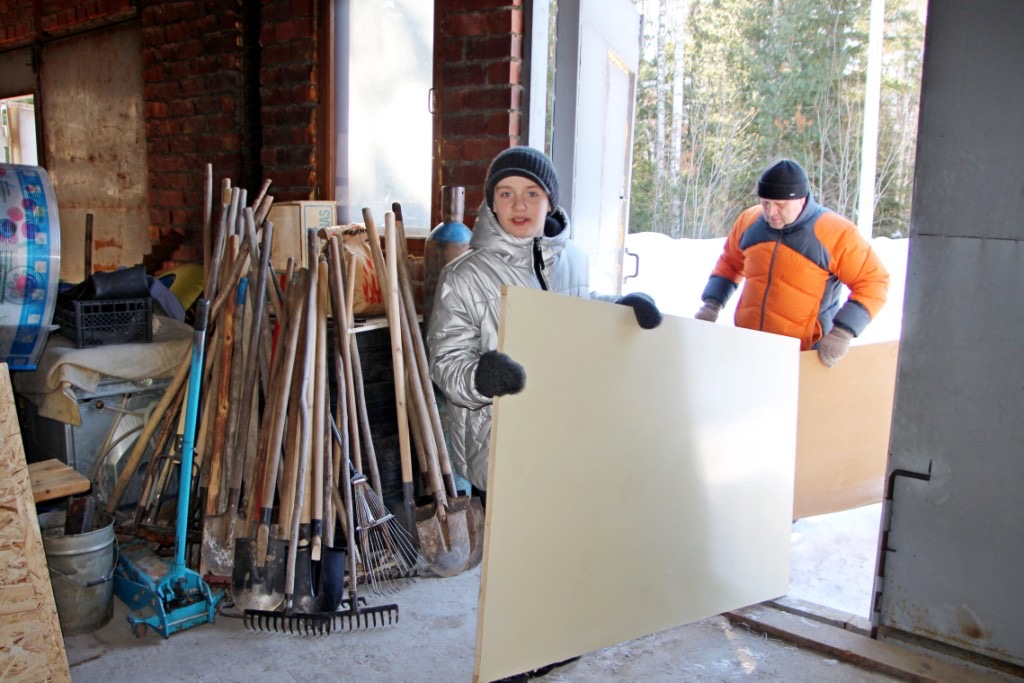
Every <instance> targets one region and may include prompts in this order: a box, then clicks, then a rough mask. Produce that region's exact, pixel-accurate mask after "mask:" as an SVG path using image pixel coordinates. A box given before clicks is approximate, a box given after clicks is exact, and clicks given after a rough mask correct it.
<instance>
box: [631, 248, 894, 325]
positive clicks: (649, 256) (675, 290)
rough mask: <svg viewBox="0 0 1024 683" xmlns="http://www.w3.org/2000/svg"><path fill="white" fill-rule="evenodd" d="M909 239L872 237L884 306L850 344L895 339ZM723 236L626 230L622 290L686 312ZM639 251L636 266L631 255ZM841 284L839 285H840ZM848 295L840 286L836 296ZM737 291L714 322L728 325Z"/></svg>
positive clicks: (695, 303)
mask: <svg viewBox="0 0 1024 683" xmlns="http://www.w3.org/2000/svg"><path fill="white" fill-rule="evenodd" d="M908 243H909V240H908V239H906V238H902V239H891V238H888V237H876V238H874V239H873V240H871V247H872V249H874V250H875V252H876V253H877V254H878V256H879V258H881V259H882V263H884V264H885V267H886V269H888V271H889V296H888V300H887V301H886V304H885V306H884V307H883V308H882V310H881V311H880V312H879V314H878V315H877V316H876V317H875V319H874V320H872V321H871V324H869V325H868V326H867V328H866V329H865V330H864V332H863V333H862V334H861V335H860V336H859V337H857V338H856V339H854V341H853V343H854V344H866V343H873V342H880V341H889V340H892V339H899V337H900V328H901V324H902V320H903V291H904V285H905V284H906V271H907V246H908ZM724 244H725V238H724V237H719V238H715V239H672V238H671V237H669V236H667V235H663V234H661V233H654V232H640V233H634V234H630V235H627V236H626V259H625V263H624V265H623V270H624V271H625V273H626V274H627V275H630V274H632V272H633V270H634V268H636V269H637V272H638V275H637V277H631V278H628V279H627V280H626V281H625V283H624V284H623V286H622V293H623V294H628V293H630V292H645V293H647V294H650V295H651V296H653V297H654V300H655V301H656V302H657V303H658V307H659V308H660V309H661V310H662V312H663V313H665V314H669V315H679V316H683V317H687V318H692V317H693V314H694V313H696V312H697V309H698V308H700V305H701V300H700V295H701V292H703V291H704V285H706V284H707V281H708V276H709V275H710V274H711V269H712V268H714V266H715V262H716V261H717V260H718V257H719V255H720V254H721V253H722V247H723V245H724ZM633 254H635V255H637V256H638V257H639V266H637V265H636V262H635V261H634V259H633V256H632V255H633ZM844 290H845V288H844ZM847 296H849V294H848V292H846V291H844V294H843V297H842V300H843V301H845V300H846V297H847ZM738 299H739V293H738V292H737V293H736V294H734V295H733V296H732V298H731V299H730V300H729V302H728V303H727V304H726V306H725V309H724V310H723V311H722V313H721V315H720V316H719V318H718V322H719V324H726V325H731V324H732V319H733V312H734V311H735V308H736V301H737V300H738Z"/></svg>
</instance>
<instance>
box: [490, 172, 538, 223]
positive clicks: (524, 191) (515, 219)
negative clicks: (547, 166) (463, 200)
mask: <svg viewBox="0 0 1024 683" xmlns="http://www.w3.org/2000/svg"><path fill="white" fill-rule="evenodd" d="M550 210H551V205H550V204H549V203H548V194H547V192H545V191H544V188H542V187H541V186H540V185H538V184H537V183H535V182H534V181H532V180H530V179H529V178H524V177H522V176H509V177H507V178H502V179H501V180H499V181H498V184H497V185H496V186H495V187H494V214H495V215H496V216H497V217H498V223H500V224H501V227H502V228H504V229H505V232H507V233H508V234H510V235H512V236H513V237H536V236H537V235H540V234H542V233H543V232H544V219H545V218H547V215H548V212H549V211H550Z"/></svg>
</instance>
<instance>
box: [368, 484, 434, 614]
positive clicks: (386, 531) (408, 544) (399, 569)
mask: <svg viewBox="0 0 1024 683" xmlns="http://www.w3.org/2000/svg"><path fill="white" fill-rule="evenodd" d="M352 490H353V494H354V495H353V507H354V508H355V517H356V530H357V536H358V539H357V542H358V545H359V558H360V564H361V565H362V574H363V578H364V580H365V581H366V582H367V583H369V585H370V589H371V590H372V591H373V592H374V593H376V594H377V595H384V594H387V593H393V592H395V591H396V590H397V589H398V587H399V585H400V584H403V583H404V582H405V581H407V580H411V579H412V577H414V576H416V574H417V573H418V572H419V571H420V570H422V569H423V568H424V567H425V566H426V565H425V563H424V562H423V558H422V557H420V554H419V552H418V551H417V550H416V546H415V545H414V544H413V542H412V538H411V537H410V536H409V532H408V531H407V530H406V529H405V528H404V527H402V525H401V524H399V523H398V520H396V519H395V516H394V515H393V514H391V512H390V511H389V510H388V509H387V507H386V506H385V505H384V503H383V502H382V501H381V500H380V498H379V497H378V496H377V494H376V492H375V491H374V490H373V489H372V488H370V486H369V485H368V484H367V482H366V478H365V477H362V478H356V479H353V481H352Z"/></svg>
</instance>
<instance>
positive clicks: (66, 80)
mask: <svg viewBox="0 0 1024 683" xmlns="http://www.w3.org/2000/svg"><path fill="white" fill-rule="evenodd" d="M141 54H142V29H141V28H140V25H139V23H138V22H136V21H132V22H127V23H123V24H119V25H117V26H111V27H107V28H101V29H97V30H94V31H88V32H85V33H80V34H77V35H72V36H69V37H67V38H65V39H63V40H59V41H53V42H47V43H44V44H43V45H42V64H43V68H42V70H41V72H40V77H41V84H40V87H41V88H42V103H43V104H42V105H41V109H40V111H41V114H42V117H43V134H44V136H45V139H44V140H43V144H44V146H45V152H46V162H45V164H44V165H45V166H46V170H47V171H49V173H50V177H51V178H52V179H53V186H54V192H55V193H56V194H57V203H58V206H59V207H60V228H61V240H60V252H61V253H60V266H61V273H60V274H61V279H63V280H67V281H69V282H79V281H80V280H82V279H84V278H85V277H87V276H88V275H89V273H86V272H85V263H86V259H85V223H86V214H87V213H92V214H93V216H94V220H93V226H94V227H93V231H94V232H93V255H92V268H93V270H94V271H108V270H114V269H116V268H119V267H121V266H128V265H133V264H136V263H142V259H143V257H144V256H146V255H147V254H148V253H149V252H150V248H151V244H150V239H149V227H150V223H149V218H150V217H149V204H148V195H147V192H148V189H149V187H148V182H147V175H146V173H147V167H146V129H145V121H144V112H143V99H142V59H141V58H140V55H141ZM40 158H42V157H40ZM202 170H203V169H202V168H201V167H199V166H197V167H196V168H194V169H189V168H183V169H181V173H182V176H184V177H183V178H182V182H190V183H194V188H195V190H196V192H197V193H198V191H199V188H200V187H202V180H201V178H202V175H201V174H202ZM216 170H218V171H219V170H221V169H216ZM159 189H160V190H162V191H172V192H173V191H179V192H180V191H182V189H181V188H180V187H176V188H173V189H172V188H168V187H161V188H159ZM218 199H219V197H218ZM195 208H196V209H198V208H199V206H198V205H197V206H196V207H195Z"/></svg>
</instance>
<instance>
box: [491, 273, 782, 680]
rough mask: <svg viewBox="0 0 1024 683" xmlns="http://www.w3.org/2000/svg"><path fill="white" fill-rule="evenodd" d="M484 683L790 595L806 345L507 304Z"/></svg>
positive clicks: (724, 329)
mask: <svg viewBox="0 0 1024 683" xmlns="http://www.w3.org/2000/svg"><path fill="white" fill-rule="evenodd" d="M500 348H501V349H502V350H503V351H505V352H506V353H508V354H510V355H511V357H512V358H514V359H515V360H517V361H518V362H520V363H522V365H523V367H524V368H525V369H526V378H527V380H526V388H525V389H524V391H523V392H522V393H520V394H517V395H514V396H504V397H501V398H500V399H499V400H498V401H497V402H496V404H495V413H494V431H493V434H492V444H491V454H492V455H491V458H490V462H489V472H488V497H487V517H486V529H485V539H484V560H483V565H482V568H481V593H480V603H479V608H478V626H477V654H476V669H475V677H476V679H477V680H494V679H498V678H502V677H505V676H509V675H512V674H516V673H520V672H523V671H527V670H529V669H533V668H536V667H538V666H543V665H545V664H549V663H552V662H557V661H562V660H564V659H567V658H569V657H572V656H575V655H578V654H581V653H583V652H590V651H593V650H597V649H599V648H602V647H607V646H610V645H614V644H617V643H621V642H625V641H627V640H632V639H634V638H637V637H639V636H642V635H646V634H649V633H654V632H657V631H661V630H664V629H667V628H671V627H674V626H678V625H681V624H684V623H689V622H693V621H698V620H700V619H703V618H706V617H708V616H712V615H715V614H720V613H721V612H723V611H726V610H729V609H735V608H736V607H739V606H742V605H749V604H753V603H757V602H761V601H763V600H766V599H770V598H773V597H778V596H780V595H783V594H785V593H786V591H787V589H788V585H789V541H790V532H791V526H792V520H791V514H792V509H793V507H792V506H793V499H792V496H793V462H794V457H795V452H796V403H797V384H798V356H799V350H798V344H797V342H796V340H794V339H789V338H786V337H782V336H778V335H768V334H761V333H757V332H752V331H750V330H744V329H740V328H735V327H731V326H724V325H707V324H705V323H702V322H700V321H695V320H691V319H688V318H681V317H674V316H667V317H666V318H665V321H664V322H663V323H662V325H661V326H660V327H658V328H657V329H655V330H642V329H640V328H639V327H638V326H637V324H636V319H635V317H634V315H633V312H632V311H631V310H630V309H629V308H627V307H624V306H616V305H612V304H608V303H604V302H599V301H592V300H584V299H579V298H572V297H564V296H559V295H556V294H551V293H547V292H541V291H537V290H526V289H517V288H512V289H509V290H508V291H507V292H506V295H505V301H504V310H503V318H502V330H501V342H500Z"/></svg>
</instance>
